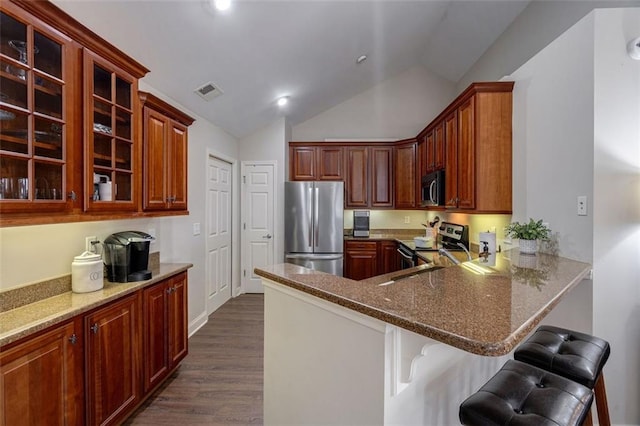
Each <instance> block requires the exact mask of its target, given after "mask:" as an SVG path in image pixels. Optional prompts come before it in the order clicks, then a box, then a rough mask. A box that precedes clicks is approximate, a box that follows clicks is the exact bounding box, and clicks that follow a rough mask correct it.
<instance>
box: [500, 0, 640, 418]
mask: <svg viewBox="0 0 640 426" xmlns="http://www.w3.org/2000/svg"><path fill="white" fill-rule="evenodd" d="M639 35H640V9H628V10H618V9H608V10H598V11H597V12H596V13H592V14H589V15H587V16H586V17H585V18H584V19H582V20H581V21H580V22H578V23H577V24H576V25H575V26H573V27H572V28H571V29H569V30H568V31H567V32H565V33H564V34H562V35H561V36H560V37H558V38H557V39H556V40H554V41H553V42H552V43H550V44H549V45H548V46H547V47H546V48H544V49H543V50H542V51H541V52H540V53H538V54H537V55H535V56H534V57H533V58H531V59H530V60H529V61H528V62H527V63H525V64H524V65H523V66H522V67H520V68H519V69H518V70H516V71H514V72H513V73H512V74H511V75H510V76H509V78H511V79H513V80H515V81H516V84H515V88H514V115H513V144H514V219H516V220H518V219H525V218H527V217H534V218H544V219H545V220H548V221H549V223H550V225H551V227H552V228H553V229H554V231H556V232H558V233H559V249H560V254H561V255H563V256H566V257H570V258H574V259H578V260H582V261H586V262H590V263H592V264H593V265H594V279H593V282H592V283H590V282H589V281H587V282H585V283H583V284H581V285H580V286H579V287H578V288H577V289H576V290H574V292H572V294H571V297H570V298H567V300H566V301H564V302H563V303H562V304H561V306H560V307H559V308H558V309H556V310H555V311H554V312H553V313H552V314H551V315H550V316H548V317H547V318H546V319H545V323H552V324H553V323H555V324H558V325H561V326H570V327H571V328H575V329H579V330H583V331H586V332H593V333H594V334H596V335H598V336H600V337H602V338H604V339H606V340H608V341H609V342H610V344H611V346H612V355H611V358H610V360H609V362H608V363H607V365H606V367H605V373H606V379H607V390H608V393H609V408H610V412H611V417H612V421H613V422H614V423H615V424H636V425H637V424H640V411H639V408H638V400H639V398H640V397H639V395H640V393H639V389H640V358H639V357H638V350H639V349H640V290H639V283H640V262H639V261H640V248H639V247H640V226H639V225H638V223H639V222H640V207H639V205H640V183H639V182H640V179H639V170H640V143H639V142H640V120H639V118H640V63H638V62H634V61H632V60H631V59H630V58H628V57H627V56H626V53H625V45H626V42H627V41H628V40H629V39H631V38H633V37H637V36H639ZM578 195H587V196H588V199H589V213H588V215H587V216H577V214H576V197H577V196H578ZM614 313H615V314H614Z"/></svg>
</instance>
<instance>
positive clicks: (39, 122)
mask: <svg viewBox="0 0 640 426" xmlns="http://www.w3.org/2000/svg"><path fill="white" fill-rule="evenodd" d="M11 6H12V5H10V4H6V5H3V9H2V10H1V11H0V211H1V212H3V213H5V212H26V211H33V210H34V209H36V210H40V211H47V212H48V211H65V210H70V209H71V208H72V205H73V201H74V198H75V191H77V189H76V188H73V174H72V168H73V154H72V152H71V151H72V149H73V144H74V141H75V140H76V139H77V138H76V135H75V134H74V129H75V128H77V123H76V121H75V120H74V118H75V117H73V116H72V114H73V111H74V110H77V104H75V105H74V97H75V94H74V88H73V87H72V86H73V84H70V82H71V81H72V78H73V77H72V74H73V71H74V68H73V53H74V52H76V53H77V52H78V48H77V47H76V46H74V43H73V42H72V41H71V40H70V39H69V38H67V37H65V36H64V35H63V34H61V33H59V32H57V31H55V30H54V29H52V28H50V27H48V26H47V25H45V24H43V23H41V22H39V21H38V20H35V19H33V18H31V17H29V16H28V15H26V14H25V13H24V12H23V11H21V10H20V9H18V8H15V7H11Z"/></svg>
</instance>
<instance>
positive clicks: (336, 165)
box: [316, 146, 344, 181]
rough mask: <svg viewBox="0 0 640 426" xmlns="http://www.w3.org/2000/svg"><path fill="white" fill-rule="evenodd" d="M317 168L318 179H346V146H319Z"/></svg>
mask: <svg viewBox="0 0 640 426" xmlns="http://www.w3.org/2000/svg"><path fill="white" fill-rule="evenodd" d="M316 156H317V159H318V160H317V163H318V166H317V168H316V170H317V171H318V174H317V178H318V180H329V181H334V180H336V181H341V180H343V179H344V148H342V147H341V146H319V147H318V148H317V153H316Z"/></svg>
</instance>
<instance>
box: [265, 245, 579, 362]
mask: <svg viewBox="0 0 640 426" xmlns="http://www.w3.org/2000/svg"><path fill="white" fill-rule="evenodd" d="M491 265H493V266H491ZM590 269H591V265H589V264H587V263H583V262H578V261H575V260H571V259H566V258H563V257H558V256H552V255H547V254H542V253H538V254H537V255H535V256H531V255H524V254H523V255H521V254H520V253H519V251H518V249H512V250H509V251H503V252H502V253H498V254H497V255H495V257H493V258H491V259H490V260H489V262H485V261H484V259H483V258H478V259H475V260H473V261H469V262H464V263H462V264H460V265H457V266H450V267H447V268H442V269H437V268H436V267H434V265H433V264H428V265H422V266H418V267H416V268H412V269H406V270H403V271H398V272H395V273H391V274H385V275H380V276H377V277H373V278H369V279H366V280H362V281H354V280H350V279H347V278H342V277H338V276H335V275H330V274H326V273H323V272H317V271H313V270H310V269H307V268H304V267H300V266H296V265H291V264H279V265H273V266H269V267H264V268H256V270H255V272H256V273H257V274H258V275H259V276H261V277H263V278H266V279H269V280H272V281H274V282H276V283H280V284H283V285H285V286H288V287H292V288H295V289H297V290H300V291H303V292H305V293H308V294H311V295H314V296H317V297H319V298H321V299H324V300H327V301H330V302H333V303H336V304H338V305H341V306H344V307H346V308H348V309H352V310H354V311H357V312H361V313H363V314H366V315H369V316H371V317H373V318H377V319H379V320H382V321H385V322H387V323H390V324H393V325H396V326H398V327H402V328H405V329H407V330H410V331H413V332H415V333H418V334H421V335H424V336H426V337H429V338H432V339H434V340H438V341H440V342H443V343H446V344H449V345H451V346H454V347H457V348H459V349H462V350H465V351H467V352H471V353H474V354H479V355H485V356H500V355H505V354H507V353H509V352H510V351H511V350H512V349H514V348H515V346H516V345H517V344H518V343H519V342H520V341H521V340H522V339H523V338H524V337H525V336H527V335H528V334H529V332H531V331H532V330H533V329H534V328H535V327H536V325H538V323H539V322H540V321H541V320H542V318H544V317H545V316H546V314H547V313H549V311H551V309H552V308H553V307H554V306H555V305H556V304H557V303H558V302H559V301H560V300H561V299H562V297H563V296H564V295H565V294H566V293H567V292H569V290H571V289H572V288H573V287H574V286H576V285H577V284H578V283H580V282H581V281H582V280H583V279H584V278H585V277H586V276H587V275H588V274H589V271H590ZM403 277H404V279H401V278H403Z"/></svg>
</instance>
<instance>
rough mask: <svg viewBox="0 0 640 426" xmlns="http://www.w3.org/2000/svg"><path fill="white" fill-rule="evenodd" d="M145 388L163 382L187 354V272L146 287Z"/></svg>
mask: <svg viewBox="0 0 640 426" xmlns="http://www.w3.org/2000/svg"><path fill="white" fill-rule="evenodd" d="M143 311H144V322H145V330H144V331H145V332H144V360H145V363H144V391H145V392H149V391H151V390H152V389H153V388H154V387H155V386H157V385H158V384H160V383H161V382H162V381H163V380H164V379H165V378H166V377H167V376H168V375H169V373H170V372H171V371H172V370H173V369H174V368H175V367H177V365H178V363H179V362H180V361H182V359H183V358H184V357H185V356H187V353H188V344H187V337H188V336H187V274H186V273H181V274H178V275H176V276H175V277H173V278H171V279H168V280H166V281H163V282H161V283H158V284H155V285H154V286H151V287H149V288H146V289H144V291H143Z"/></svg>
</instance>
